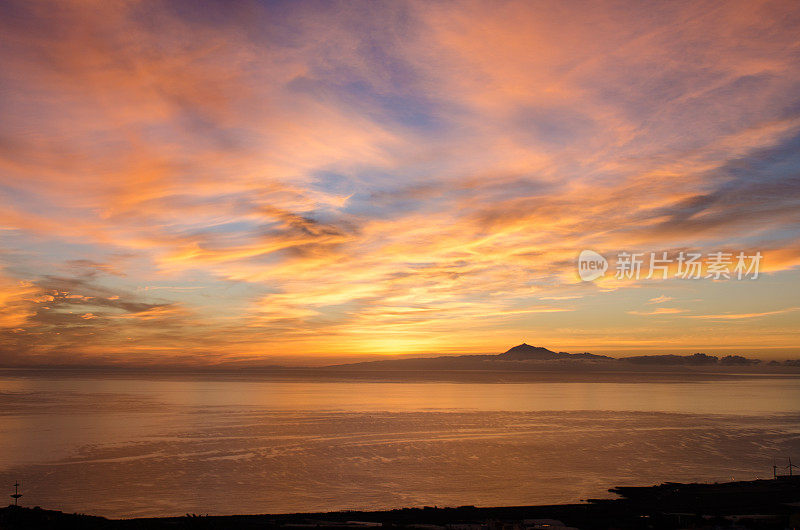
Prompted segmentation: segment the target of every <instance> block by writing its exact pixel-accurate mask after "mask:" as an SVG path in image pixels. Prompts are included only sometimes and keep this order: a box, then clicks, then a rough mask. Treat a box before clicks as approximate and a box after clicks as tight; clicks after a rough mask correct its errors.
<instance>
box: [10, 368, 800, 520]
mask: <svg viewBox="0 0 800 530" xmlns="http://www.w3.org/2000/svg"><path fill="white" fill-rule="evenodd" d="M510 379H512V380H513V382H508V381H504V378H503V377H500V378H498V376H497V374H494V375H492V376H487V377H486V378H485V381H484V380H482V378H481V377H480V376H475V375H474V374H472V375H470V376H469V377H453V378H451V379H450V380H419V379H415V378H413V377H409V378H408V380H398V379H397V378H396V377H395V378H393V379H391V380H382V379H381V377H375V378H370V377H365V376H364V375H363V374H362V375H359V376H358V377H357V379H356V378H355V377H354V378H349V377H348V375H347V374H340V375H338V376H337V377H335V378H331V377H325V378H319V377H315V376H314V375H313V374H305V375H302V376H301V375H298V376H294V377H287V376H285V375H282V376H278V375H270V374H260V375H253V376H251V377H229V376H207V375H206V376H202V377H201V376H178V375H162V376H142V375H127V376H120V375H116V376H109V375H107V374H105V375H104V374H98V373H71V374H60V373H57V372H53V373H49V374H29V373H21V372H1V373H0V485H3V484H5V488H6V489H8V493H11V489H12V488H10V485H11V484H13V483H14V481H15V480H19V481H20V482H21V483H22V485H23V488H22V492H23V494H24V496H23V497H22V499H21V501H22V503H23V504H24V505H28V506H42V507H45V508H51V509H60V510H65V511H68V512H83V513H92V514H98V515H105V516H109V517H138V516H155V515H183V514H185V513H197V514H205V513H209V514H232V513H280V512H298V511H329V510H341V509H382V508H396V507H404V506H424V505H429V506H433V505H438V506H459V505H468V504H471V505H477V506H498V505H521V504H545V503H558V502H575V501H578V500H581V499H586V498H595V497H610V496H612V495H610V494H609V493H607V489H608V488H609V487H612V486H616V485H648V484H654V483H658V482H663V481H668V480H671V481H722V480H730V479H731V478H735V479H752V478H756V477H761V478H766V477H769V476H771V474H772V464H773V458H778V463H779V464H783V463H784V460H785V457H786V456H789V455H792V454H793V455H795V456H796V457H797V459H798V460H800V378H798V377H777V376H773V377H747V376H742V377H730V376H724V377H717V376H712V375H698V374H695V375H680V376H677V375H672V376H664V375H660V376H659V375H654V376H652V377H650V376H647V375H641V374H638V375H637V374H606V375H601V376H598V375H573V376H567V375H563V376H561V375H553V374H547V375H542V376H541V377H539V376H537V375H535V374H532V375H528V376H526V377H522V378H520V377H518V376H515V377H513V378H510ZM1 487H2V486H0V488H1Z"/></svg>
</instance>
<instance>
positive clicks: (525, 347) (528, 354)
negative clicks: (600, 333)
mask: <svg viewBox="0 0 800 530" xmlns="http://www.w3.org/2000/svg"><path fill="white" fill-rule="evenodd" d="M566 355H569V354H566ZM562 356H563V354H559V353H556V352H554V351H552V350H548V349H547V348H543V347H542V346H531V345H529V344H525V343H524V342H523V343H522V344H520V345H518V346H514V347H513V348H510V349H509V350H508V351H506V352H504V353H501V354H500V355H497V356H496V358H497V359H500V360H503V361H551V360H553V359H558V358H560V357H562Z"/></svg>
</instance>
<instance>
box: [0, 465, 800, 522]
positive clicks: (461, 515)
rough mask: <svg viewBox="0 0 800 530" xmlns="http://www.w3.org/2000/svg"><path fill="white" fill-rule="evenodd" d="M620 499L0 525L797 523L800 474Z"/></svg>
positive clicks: (26, 517)
mask: <svg viewBox="0 0 800 530" xmlns="http://www.w3.org/2000/svg"><path fill="white" fill-rule="evenodd" d="M609 491H611V492H614V493H616V494H618V495H620V497H621V498H619V499H612V500H591V501H589V503H587V504H563V505H554V506H509V507H498V508H476V507H474V506H461V507H458V508H435V507H434V508H432V507H425V508H406V509H402V510H390V511H377V512H359V511H343V512H331V513H305V514H282V515H230V516H195V515H187V516H184V517H161V518H149V519H120V520H114V519H105V518H103V517H95V516H90V515H81V514H66V513H63V512H57V511H52V510H43V509H40V508H22V507H15V506H9V507H7V508H3V509H0V530H16V529H73V528H74V529H78V528H80V529H84V528H85V529H113V530H117V529H119V530H139V529H142V530H150V529H182V528H187V529H194V528H197V529H205V528H209V529H226V528H229V529H255V528H279V527H281V528H369V527H377V526H382V527H391V528H428V529H435V528H443V529H452V530H479V529H487V530H490V529H548V530H566V529H568V528H587V529H606V528H620V529H627V528H631V529H634V528H635V529H648V528H652V529H669V528H757V529H762V528H763V529H782V528H800V477H798V476H796V477H779V478H777V479H773V480H754V481H741V482H728V483H721V484H677V483H666V484H661V485H659V486H651V487H618V488H612V489H611V490H609Z"/></svg>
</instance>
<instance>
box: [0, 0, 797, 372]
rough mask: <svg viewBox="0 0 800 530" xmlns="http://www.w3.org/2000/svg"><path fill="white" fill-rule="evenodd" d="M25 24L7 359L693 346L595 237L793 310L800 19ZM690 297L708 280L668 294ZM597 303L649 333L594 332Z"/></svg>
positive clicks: (11, 13)
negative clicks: (743, 271) (673, 253)
mask: <svg viewBox="0 0 800 530" xmlns="http://www.w3.org/2000/svg"><path fill="white" fill-rule="evenodd" d="M0 11H2V16H0V31H2V34H3V35H4V38H3V39H2V42H1V43H0V71H2V72H5V74H0V87H2V90H3V94H4V97H3V98H2V100H1V101H0V110H1V111H2V112H3V115H4V120H3V122H2V124H0V243H2V249H3V250H4V251H3V253H2V254H0V262H2V265H3V266H4V267H5V269H4V271H5V272H4V279H3V283H2V285H3V289H4V291H5V293H4V294H3V295H2V297H1V298H0V315H2V316H0V323H2V325H3V326H4V329H6V330H7V333H9V335H7V339H8V340H7V341H6V342H4V343H3V344H4V346H3V349H2V352H0V361H3V360H4V359H5V360H8V359H11V357H12V355H13V357H14V361H13V362H23V361H24V360H25V359H28V360H30V361H31V362H51V361H52V362H55V359H58V362H66V361H68V360H70V359H74V360H76V361H80V362H101V361H102V362H138V361H146V362H160V361H163V362H198V363H214V362H233V361H240V360H243V359H244V360H253V359H255V360H256V361H258V360H259V359H261V358H262V357H264V356H266V357H269V356H272V355H283V356H291V355H301V354H316V355H339V354H341V353H342V352H348V353H356V354H357V353H372V352H395V353H396V352H415V351H418V352H429V351H444V352H450V351H465V350H466V351H487V350H489V351H491V350H499V349H503V347H504V346H505V345H506V343H507V342H508V341H509V340H510V339H508V338H507V337H509V336H513V337H517V336H521V335H527V336H530V335H535V336H539V337H541V338H542V340H554V339H555V340H563V341H566V342H567V343H568V344H574V345H576V347H577V348H580V349H582V350H583V349H585V348H589V347H591V346H593V345H594V346H603V345H615V344H634V343H639V344H643V345H647V346H648V347H653V345H654V344H658V342H659V341H672V342H675V341H685V340H692V336H691V335H689V336H683V335H680V333H682V332H681V331H679V330H675V329H674V330H672V331H669V330H659V331H652V330H650V331H648V329H649V328H647V325H648V324H646V323H642V322H643V321H648V320H650V317H654V318H658V319H662V320H663V318H662V317H663V316H665V315H669V314H673V313H677V310H670V308H663V307H659V308H658V309H656V310H654V311H644V312H639V313H636V312H633V313H634V314H633V315H631V316H630V317H628V316H627V315H628V313H630V312H629V311H627V308H628V307H631V305H630V301H629V300H627V299H625V297H626V296H633V295H632V294H630V293H634V292H635V291H636V290H637V289H643V288H644V287H643V285H642V284H641V283H634V282H629V283H628V284H626V283H624V282H613V281H606V282H605V283H603V282H600V284H599V286H598V285H583V284H580V283H579V282H578V280H577V278H576V275H575V270H574V260H575V257H576V255H577V253H578V252H579V251H580V249H583V248H592V249H595V250H598V251H601V252H604V253H613V252H617V251H619V250H624V249H641V250H645V251H662V250H672V249H696V250H700V251H713V250H724V249H730V248H737V249H741V250H747V251H756V250H760V251H762V252H763V254H764V260H763V264H764V265H763V267H764V271H765V272H767V273H770V274H773V275H775V277H776V278H777V277H780V280H779V281H780V282H784V289H777V288H776V291H779V292H782V293H783V294H782V295H779V298H778V299H776V300H775V301H774V302H773V303H774V304H775V306H776V307H783V306H785V305H786V300H785V299H784V298H780V296H783V297H789V296H791V294H792V290H793V289H794V286H795V285H797V282H796V274H797V272H796V271H797V269H796V267H797V265H798V264H800V246H798V244H797V240H798V238H797V233H798V228H799V227H800V217H798V214H797V212H798V211H800V209H798V208H797V206H798V202H799V201H800V187H798V182H797V172H798V168H799V167H800V159H798V156H797V153H798V149H797V147H798V146H797V143H798V141H800V140H798V139H800V114H798V108H800V106H798V103H800V100H799V99H798V96H797V94H800V90H798V89H800V75H799V74H798V73H797V69H796V67H795V65H796V63H797V59H798V57H797V55H798V52H797V46H796V37H795V31H794V28H796V27H797V24H798V22H800V12H799V10H798V9H797V8H796V6H794V5H793V4H792V3H790V2H741V3H728V4H724V5H720V4H717V3H708V2H699V3H694V4H692V5H688V4H664V5H659V6H637V5H632V4H619V3H615V2H601V3H599V4H595V5H593V6H581V7H580V8H578V7H576V6H568V5H567V6H563V5H561V4H556V3H553V4H543V5H541V6H538V7H537V8H533V7H532V6H531V5H529V4H527V3H525V2H506V3H503V4H501V5H496V4H487V3H481V2H462V3H458V4H450V3H441V4H430V3H422V2H391V3H389V2H373V3H364V4H358V3H357V4H345V3H329V4H324V5H320V4H318V3H313V2H295V3H293V4H291V5H289V6H283V5H279V4H271V3H266V4H265V3H260V2H241V3H236V4H225V5H224V6H223V5H222V4H218V3H216V2H210V1H209V2H202V3H201V4H197V5H196V4H192V5H189V4H188V3H185V2H180V1H179V2H126V3H123V4H113V3H84V2H62V3H58V4H50V3H46V2H45V3H29V2H6V3H4V4H3V6H2V7H0ZM12 72H13V75H12V74H11V73H12ZM733 285H734V284H731V286H730V287H729V289H731V290H733V289H735V287H734V286H733ZM671 289H676V290H677V291H678V292H681V293H685V292H686V291H688V292H690V293H694V292H695V291H697V290H698V289H700V287H691V286H688V285H686V284H675V283H669V284H667V285H664V286H661V285H660V286H659V288H658V292H657V293H655V294H658V293H662V294H658V297H655V296H653V295H648V296H649V298H647V299H646V300H645V301H644V302H643V303H645V302H646V301H647V300H649V301H650V303H652V304H661V303H663V302H667V301H670V300H672V299H675V300H683V299H685V298H686V297H685V296H683V294H681V295H678V294H675V292H674V291H672V290H671ZM54 292H55V294H53V293H54ZM61 293H69V294H68V295H62V294H61ZM626 293H628V294H626ZM667 293H668V294H667ZM73 295H80V296H84V297H88V298H86V299H83V298H81V299H78V298H68V296H73ZM47 297H52V300H47ZM714 297H716V299H718V300H720V301H719V307H717V308H711V312H713V313H715V314H724V311H725V310H726V307H725V305H724V304H725V302H724V301H723V300H725V296H723V295H720V294H718V293H715V294H714V296H712V297H711V298H710V299H712V300H713V299H714ZM705 298H706V299H708V298H709V297H705ZM598 300H605V301H606V302H604V303H603V306H604V311H605V312H607V313H608V314H612V315H616V316H617V317H618V318H619V319H626V318H630V320H628V321H627V323H628V324H630V326H631V327H630V328H629V331H619V332H616V331H609V333H608V336H607V337H606V338H602V337H598V336H597V335H592V338H591V341H592V342H590V343H589V344H586V342H585V341H586V340H587V339H586V336H587V335H586V334H585V333H584V332H581V331H580V330H581V328H584V327H586V326H591V325H592V322H595V321H596V317H594V316H592V314H591V313H590V310H591V308H593V307H594V305H593V304H595V303H597V301H598ZM45 302H47V304H49V305H46V304H45ZM44 307H47V308H48V309H43V308H44ZM634 307H635V306H634ZM70 311H72V312H70ZM774 311H775V312H778V311H779V310H778V309H776V310H774ZM753 313H757V312H753ZM767 313H768V312H767ZM767 313H765V314H767ZM709 314H711V313H709ZM741 314H751V312H750V311H749V309H748V308H747V307H744V308H742V313H741ZM86 315H91V317H90V318H89V317H87V318H84V316H86ZM659 315H661V316H659ZM680 316H681V317H690V316H693V315H680ZM641 317H648V318H641ZM697 320H701V321H702V320H703V319H701V318H698V319H697ZM706 320H709V321H713V319H706ZM742 320H745V319H742ZM606 324H607V329H609V330H612V329H616V327H614V326H611V325H610V323H606ZM637 326H639V327H637ZM642 326H643V327H642ZM58 329H61V330H62V331H58ZM465 329H468V330H469V332H465V331H464V330H465ZM12 330H13V336H12V335H11V333H12ZM707 331H708V330H706V336H710V335H708V333H707ZM746 332H747V337H751V336H755V337H758V336H759V334H760V336H761V337H763V341H764V343H765V344H767V343H768V344H770V345H777V344H778V343H779V342H780V341H776V339H774V337H775V336H776V332H775V331H774V330H772V329H771V328H770V329H767V328H761V329H759V328H757V327H753V328H748V329H747V330H746ZM59 333H60V334H61V335H59ZM586 333H590V332H588V331H587V332H586ZM591 333H594V332H591ZM626 333H627V335H626ZM648 333H650V335H648ZM743 334H744V331H743ZM65 337H69V339H67V338H65ZM743 337H744V335H742V336H741V337H740V336H730V335H728V336H720V337H719V338H718V341H719V344H720V345H725V344H727V345H730V344H731V341H736V340H742V338H743ZM784 337H785V338H784V339H783V341H784V343H783V344H782V345H783V346H789V345H790V344H793V342H792V341H794V340H795V338H794V337H793V336H792V335H791V334H785V335H784ZM715 340H717V339H715ZM11 352H13V354H12V353H11ZM67 352H68V353H67ZM108 352H115V353H108ZM9 362H11V361H9Z"/></svg>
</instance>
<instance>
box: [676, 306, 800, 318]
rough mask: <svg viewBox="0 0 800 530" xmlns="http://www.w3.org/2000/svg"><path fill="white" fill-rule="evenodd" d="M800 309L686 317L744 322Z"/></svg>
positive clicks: (688, 316) (791, 308) (689, 316)
mask: <svg viewBox="0 0 800 530" xmlns="http://www.w3.org/2000/svg"><path fill="white" fill-rule="evenodd" d="M798 309H800V308H798V307H790V308H787V309H778V310H775V311H762V312H760V313H722V314H719V315H685V316H686V317H687V318H701V319H707V320H723V321H724V320H743V319H750V318H761V317H766V316H771V315H782V314H784V313H791V312H793V311H797V310H798Z"/></svg>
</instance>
